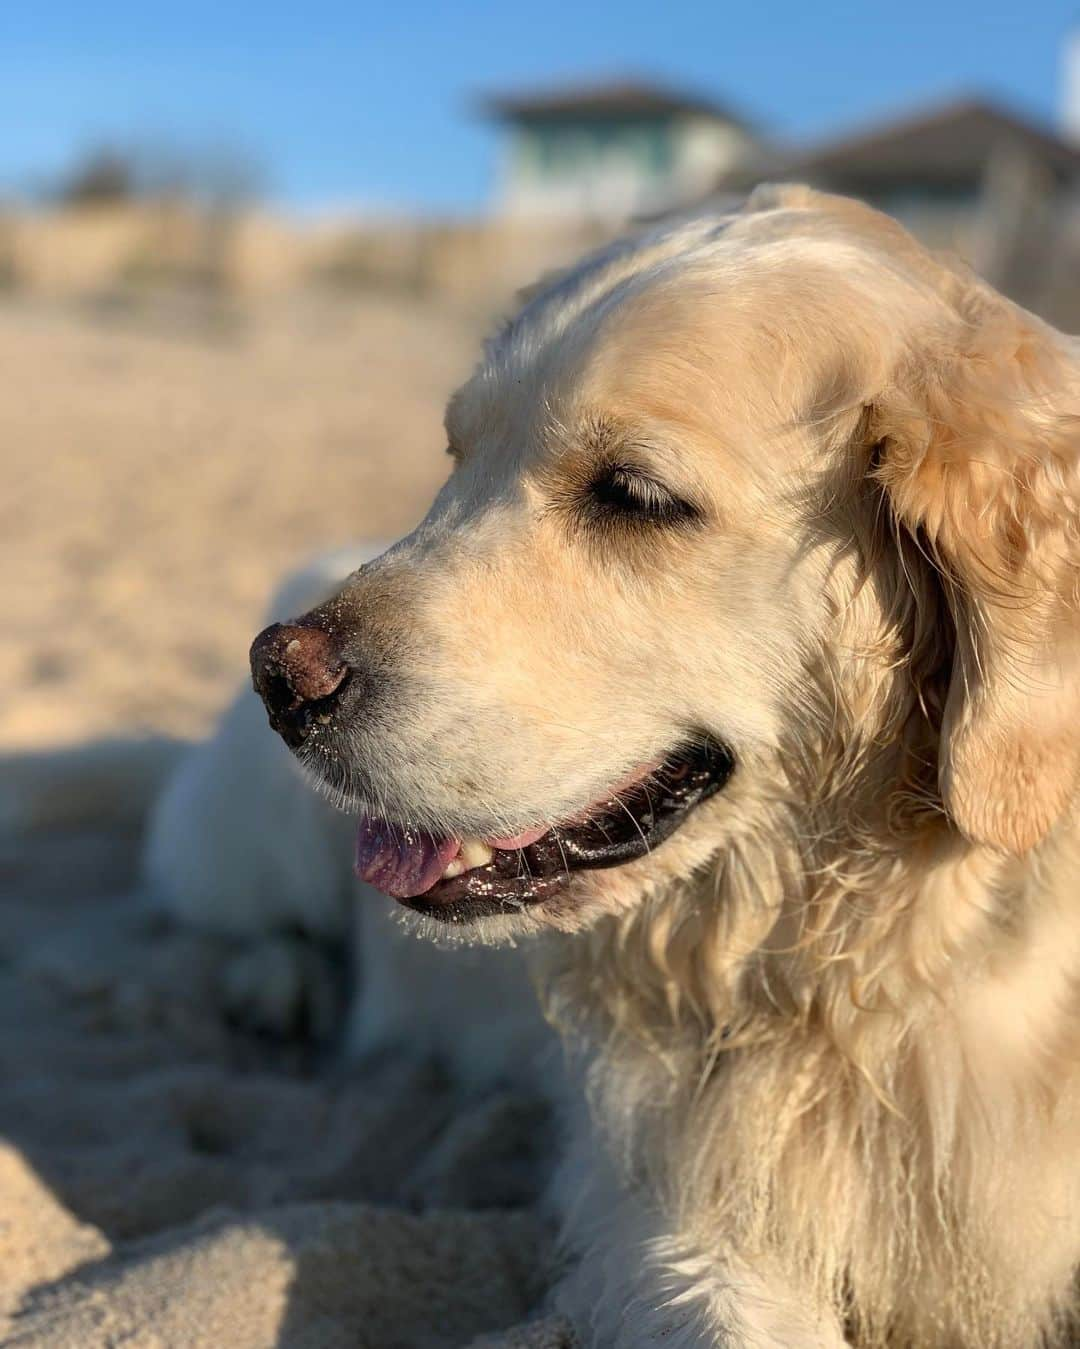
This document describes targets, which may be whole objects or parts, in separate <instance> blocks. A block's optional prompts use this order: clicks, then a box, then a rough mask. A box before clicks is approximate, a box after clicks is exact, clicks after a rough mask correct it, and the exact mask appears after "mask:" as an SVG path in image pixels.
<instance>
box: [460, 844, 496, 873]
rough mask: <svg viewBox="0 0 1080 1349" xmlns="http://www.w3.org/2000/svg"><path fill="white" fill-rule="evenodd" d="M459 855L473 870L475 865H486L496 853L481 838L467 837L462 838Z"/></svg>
mask: <svg viewBox="0 0 1080 1349" xmlns="http://www.w3.org/2000/svg"><path fill="white" fill-rule="evenodd" d="M458 856H459V857H460V858H461V860H462V861H463V862H464V863H465V866H466V867H468V868H469V869H470V870H471V869H472V868H473V867H486V866H487V864H488V863H489V862H490V861H491V859H492V858H493V857H494V856H495V853H494V851H493V850H492V849H491V848H489V847H488V845H487V844H486V843H484V842H482V841H481V840H480V839H478V838H465V839H462V840H461V852H460V853H459V854H458Z"/></svg>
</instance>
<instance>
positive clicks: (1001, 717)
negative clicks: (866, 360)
mask: <svg viewBox="0 0 1080 1349" xmlns="http://www.w3.org/2000/svg"><path fill="white" fill-rule="evenodd" d="M946 285H947V288H948V289H951V291H952V293H951V294H946V298H947V301H948V303H949V307H950V311H951V313H952V315H953V317H954V318H955V320H956V321H955V322H954V323H950V325H948V332H947V333H941V334H938V335H937V336H936V338H935V339H934V340H933V346H932V349H931V350H927V349H926V347H925V346H924V348H923V349H922V350H919V351H912V352H911V353H910V356H909V359H907V360H906V361H905V363H904V369H903V370H902V372H901V373H900V374H898V375H897V376H896V378H895V380H894V383H893V387H891V388H890V389H888V390H886V392H885V393H884V394H883V395H882V396H881V397H880V398H879V399H878V400H877V402H876V404H875V406H874V407H873V408H872V411H871V419H870V420H871V427H872V432H873V436H874V439H875V441H876V442H877V444H878V456H879V457H878V465H877V468H876V470H875V471H876V473H877V476H878V477H879V479H880V480H881V482H882V483H883V484H884V487H885V490H886V493H887V496H888V498H889V500H890V501H891V503H892V508H893V511H894V514H895V516H896V517H897V519H898V521H899V522H901V524H902V525H903V526H904V527H906V528H907V529H909V530H910V531H911V532H912V533H913V534H914V535H915V536H916V538H917V539H918V540H919V542H920V545H921V546H922V547H923V549H924V550H925V551H926V552H927V553H928V554H929V556H930V558H931V559H932V561H933V562H934V564H935V565H936V566H937V567H938V568H939V570H940V572H941V575H942V577H943V583H944V586H945V589H946V592H947V595H948V600H949V606H950V609H951V612H952V616H953V620H954V623H955V628H956V652H955V657H954V664H953V670H952V675H951V682H950V685H949V693H948V699H947V702H946V707H945V714H944V719H943V726H942V743H941V749H940V758H939V770H938V772H939V784H940V790H941V795H942V799H943V801H944V804H945V808H946V810H947V811H948V813H949V815H950V816H951V817H952V819H953V821H954V823H955V824H956V825H957V827H958V828H959V829H960V830H961V831H962V832H963V833H964V834H965V835H967V836H968V837H969V838H971V839H973V840H975V841H977V842H981V843H987V844H991V845H993V846H996V847H999V848H1003V849H1006V850H1008V851H1010V852H1013V853H1023V852H1026V851H1027V850H1028V849H1029V848H1031V847H1032V846H1034V845H1035V844H1036V843H1038V842H1039V841H1040V840H1041V839H1042V838H1043V837H1044V836H1045V834H1046V833H1047V831H1048V830H1049V829H1050V828H1051V826H1052V825H1053V824H1054V823H1055V821H1056V820H1057V819H1058V818H1059V817H1060V815H1061V814H1062V813H1063V811H1064V810H1065V808H1066V806H1067V805H1068V804H1069V802H1070V800H1071V798H1072V797H1073V796H1074V793H1075V792H1076V790H1077V785H1078V780H1080V615H1078V599H1080V355H1078V349H1077V345H1076V343H1075V341H1074V340H1073V339H1070V338H1066V337H1064V336H1063V335H1062V334H1060V333H1058V332H1056V331H1055V330H1054V329H1052V328H1049V327H1047V326H1046V325H1044V324H1042V323H1041V322H1040V321H1039V320H1038V319H1036V318H1034V317H1033V316H1032V315H1029V314H1027V313H1025V312H1024V311H1022V310H1020V309H1018V308H1017V307H1016V306H1014V305H1012V304H1010V303H1009V302H1008V301H1006V300H1004V299H1003V298H1002V297H1001V296H999V295H998V294H996V293H995V292H994V291H992V290H990V289H989V287H986V286H983V285H981V284H980V283H977V282H975V281H972V280H967V279H960V278H957V277H955V276H953V277H951V279H950V280H949V281H948V282H947V283H946Z"/></svg>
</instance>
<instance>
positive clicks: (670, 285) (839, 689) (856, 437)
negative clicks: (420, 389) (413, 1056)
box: [306, 188, 1080, 1349]
mask: <svg viewBox="0 0 1080 1349" xmlns="http://www.w3.org/2000/svg"><path fill="white" fill-rule="evenodd" d="M1078 417H1080V364H1078V354H1077V349H1076V346H1075V344H1073V343H1072V342H1071V341H1070V339H1067V338H1065V337H1063V336H1062V335H1061V334H1059V333H1056V332H1055V331H1053V330H1051V329H1049V328H1047V327H1046V326H1045V325H1043V324H1041V323H1040V322H1039V321H1038V320H1037V319H1035V318H1033V317H1032V316H1030V315H1028V314H1026V313H1024V312H1022V311H1020V310H1019V309H1017V308H1016V307H1015V306H1013V305H1011V304H1009V303H1008V302H1007V301H1005V300H1004V299H1002V298H1001V297H1000V296H998V295H996V294H995V293H993V292H992V291H990V290H989V289H988V288H987V287H985V286H984V285H982V284H981V283H980V282H978V281H977V280H976V279H974V278H972V277H970V276H968V275H966V274H965V273H964V272H963V271H962V270H961V269H959V268H954V267H951V266H946V265H944V264H942V263H941V262H939V261H937V260H936V259H934V258H932V257H931V256H929V255H928V254H927V253H925V252H924V251H923V250H922V249H921V248H920V247H919V246H918V245H916V244H915V243H914V241H912V240H911V239H910V238H909V237H908V236H907V235H906V234H904V233H903V231H902V230H900V229H899V227H897V226H896V225H895V224H893V223H892V222H890V221H889V220H887V219H886V218H885V217H883V216H880V215H878V214H876V213H875V212H872V211H870V210H868V209H866V208H863V207H860V206H858V205H856V204H854V203H851V202H847V201H844V200H841V199H836V198H828V197H821V196H818V195H816V194H814V193H811V192H809V191H807V190H805V189H798V188H796V189H778V190H772V189H768V190H765V191H762V192H759V193H758V194H755V197H754V198H753V199H752V200H751V202H750V204H749V205H748V207H747V208H746V210H745V211H744V212H742V213H739V214H737V215H734V216H729V217H717V218H703V219H699V220H694V221H689V222H686V223H683V224H681V225H678V226H674V227H668V228H665V229H662V230H660V231H657V232H656V233H654V234H651V235H647V236H644V237H641V238H638V239H635V240H632V241H629V242H628V243H626V244H624V245H622V246H620V247H618V248H616V249H613V250H610V251H609V252H607V253H606V254H604V255H601V256H599V257H597V258H594V259H591V260H589V261H587V262H586V263H584V264H583V265H582V266H581V267H580V268H579V269H577V270H576V271H574V272H572V273H570V274H569V275H568V276H566V277H565V278H563V279H561V280H560V281H558V282H557V283H555V284H554V285H553V286H552V287H549V288H546V289H544V290H542V291H541V292H540V293H539V294H538V295H537V296H536V297H535V298H533V299H531V300H530V302H529V303H528V304H527V305H526V307H525V309H524V310H523V312H522V313H521V314H520V315H519V316H518V317H517V318H516V319H515V320H514V322H513V323H511V324H510V325H508V326H507V328H506V329H505V330H504V331H503V332H502V333H501V334H500V335H499V336H498V337H497V338H496V339H495V340H494V341H493V342H492V343H491V344H490V346H489V349H488V351H487V353H486V356H485V359H484V361H483V362H482V363H481V366H480V367H479V369H478V371H477V373H476V375H475V376H474V378H473V379H472V380H471V381H470V382H469V383H468V384H467V385H466V386H465V388H464V389H463V390H462V391H460V392H459V394H457V395H456V396H455V398H454V399H453V400H452V402H451V406H450V409H449V413H448V419H447V426H448V433H449V437H450V441H451V449H452V451H453V452H454V454H455V456H456V458H457V459H458V467H457V469H456V471H455V473H454V474H453V476H452V477H451V479H450V482H449V483H448V484H447V486H446V488H445V489H444V491H443V493H442V494H441V495H440V497H439V499H438V501H437V502H436V504H435V506H434V507H433V509H432V512H431V514H430V515H429V517H428V519H427V521H426V522H425V523H424V525H422V526H421V528H420V529H419V530H418V531H417V532H416V533H415V534H414V535H412V536H410V537H409V538H408V539H406V540H403V541H402V543H401V544H399V545H397V546H396V547H395V548H394V549H392V550H391V551H390V552H389V553H388V554H386V555H385V556H384V557H383V558H381V559H380V560H378V561H377V562H375V563H373V564H372V565H370V566H368V567H365V568H363V569H362V570H361V571H359V572H358V573H357V574H356V575H355V576H354V577H352V578H351V579H350V581H349V582H348V583H347V584H346V585H345V587H344V588H343V589H342V591H341V592H340V594H339V596H338V597H337V598H336V599H335V600H334V601H332V602H331V603H330V604H329V605H328V606H324V608H323V609H322V610H321V611H320V612H321V614H322V617H323V619H324V620H327V621H329V622H332V623H333V624H334V625H335V631H345V632H348V633H351V634H353V635H354V637H355V640H356V642H357V644H358V648H359V649H360V650H362V651H365V650H366V651H367V652H369V653H375V654H376V655H377V657H378V662H379V668H380V670H385V671H389V672H390V675H389V676H388V677H387V680H386V681H385V682H384V683H383V684H382V685H381V686H380V687H381V688H382V689H383V693H382V695H381V696H382V702H381V703H380V704H379V706H378V707H377V708H374V709H373V711H372V715H371V717H370V719H365V720H364V722H363V724H359V723H358V724H357V725H356V726H354V727H352V728H351V729H350V733H349V735H350V738H349V741H348V747H347V751H337V750H336V751H335V752H334V754H333V755H331V756H328V757H326V758H325V759H324V760H322V761H320V759H319V756H318V752H317V750H318V747H316V749H315V750H312V751H310V752H307V753H306V758H307V766H308V768H309V770H310V771H311V773H312V774H313V775H315V776H316V777H317V778H318V779H319V780H320V781H321V782H322V783H323V785H324V786H325V785H327V784H329V786H330V787H331V788H332V789H333V790H334V791H335V792H336V794H337V795H338V796H339V798H340V799H341V801H342V803H343V804H352V805H359V806H364V807H367V808H369V809H374V810H377V811H379V812H381V813H383V814H385V815H387V816H389V817H390V818H393V819H399V820H405V819H407V820H411V821H413V822H414V823H417V824H419V825H421V826H425V827H428V828H430V829H433V830H442V831H446V832H454V833H457V834H458V835H459V836H460V835H464V834H467V833H468V834H479V835H481V836H484V835H485V834H486V835H487V836H491V835H494V834H502V833H506V832H512V831H513V830H515V829H520V828H524V827H526V826H528V825H532V824H536V823H540V822H557V821H558V820H560V819H565V818H567V817H568V816H570V815H572V814H574V813H575V812H576V811H578V810H580V809H581V808H582V806H583V805H585V804H586V803H587V802H589V801H590V800H594V799H596V798H597V797H600V796H602V795H603V794H604V792H605V790H606V789H608V788H609V787H610V786H611V784H612V783H616V782H619V781H620V780H624V779H625V777H626V775H627V773H628V772H630V771H631V770H633V768H634V767H635V765H640V764H643V763H648V762H649V761H650V760H652V759H654V758H655V756H657V755H658V754H663V753H664V752H665V751H666V750H667V749H669V748H670V746H671V745H672V744H674V743H677V742H678V741H679V739H680V738H683V737H685V735H686V734H687V733H690V732H694V731H705V732H707V733H709V734H711V735H713V736H716V737H719V738H721V739H723V740H724V741H725V742H727V743H728V744H729V745H730V746H731V747H732V748H733V750H734V753H735V756H736V760H737V768H736V772H735V775H734V777H733V779H732V781H731V782H730V784H729V785H728V787H727V788H726V789H725V790H724V792H723V793H721V794H720V795H719V796H718V797H717V798H715V799H714V800H712V801H710V802H709V803H707V804H706V805H704V806H701V807H699V809H698V810H697V811H695V812H694V813H693V815H692V816H691V817H690V818H689V819H688V820H687V822H686V823H685V824H684V826H683V827H682V829H681V830H680V831H679V832H678V833H677V834H676V835H675V836H674V837H672V838H671V839H670V840H669V841H668V842H666V843H665V844H664V845H663V846H662V847H661V848H659V849H658V850H657V851H656V852H655V853H654V854H652V855H651V856H648V857H645V858H643V859H641V860H640V861H637V862H633V863H630V864H627V865H625V866H623V867H620V868H617V869H614V870H609V871H596V872H589V873H582V874H579V875H577V876H575V878H574V881H573V883H572V884H571V885H570V886H569V887H568V888H567V889H566V890H565V891H564V892H563V893H562V894H561V895H560V896H559V898H558V899H557V900H552V901H550V902H548V903H546V904H543V905H540V906H537V907H534V908H532V909H529V910H527V911H524V912H523V913H521V914H520V915H512V916H509V917H501V918H498V919H488V920H482V921H481V922H480V923H479V924H478V925H477V927H476V929H475V932H474V935H476V936H478V937H480V938H490V939H493V940H494V939H498V938H500V937H505V936H507V935H515V934H524V933H529V932H535V931H540V930H548V931H550V930H552V929H554V930H556V931H558V932H562V933H564V934H567V935H566V937H565V939H560V940H557V941H556V942H555V943H554V944H551V943H549V944H548V945H547V946H546V947H545V949H544V951H543V952H542V953H541V955H540V956H539V957H538V964H540V965H541V966H542V967H543V970H542V973H543V979H544V983H545V988H546V996H547V1006H548V1009H549V1014H550V1015H551V1017H552V1019H553V1020H554V1021H555V1022H556V1023H557V1024H558V1025H559V1026H560V1027H561V1028H562V1029H563V1030H564V1032H565V1033H566V1034H567V1036H568V1037H569V1038H570V1040H571V1041H572V1042H573V1043H575V1044H576V1045H577V1046H578V1051H579V1052H578V1062H579V1064H580V1068H581V1072H582V1074H583V1078H584V1087H585V1089H586V1092H587V1095H588V1099H589V1101H590V1103H591V1106H592V1118H593V1121H594V1123H593V1126H592V1128H593V1129H594V1131H595V1132H594V1133H590V1132H589V1129H588V1127H587V1126H586V1125H585V1124H584V1123H581V1124H580V1125H579V1127H578V1129H577V1131H576V1138H577V1142H576V1144H575V1146H574V1148H573V1149H572V1150H571V1155H570V1158H569V1160H568V1162H567V1166H566V1168H565V1169H564V1172H563V1177H562V1181H561V1184H560V1187H559V1189H558V1191H557V1194H558V1196H559V1202H560V1205H561V1207H562V1208H563V1209H564V1211H565V1212H566V1214H567V1218H566V1236H567V1241H568V1244H569V1246H570V1248H571V1249H572V1250H573V1251H574V1252H575V1253H576V1255H577V1257H578V1259H579V1261H580V1263H579V1265H578V1267H577V1272H576V1273H575V1274H574V1275H572V1276H570V1277H569V1278H568V1280H567V1282H566V1284H565V1285H564V1287H563V1289H562V1291H561V1293H560V1295H559V1299H558V1300H559V1302H560V1305H561V1306H562V1308H563V1309H564V1310H566V1311H567V1312H568V1313H569V1314H570V1315H571V1316H572V1317H573V1319H574V1320H575V1322H576V1324H577V1325H578V1327H579V1332H580V1334H581V1335H582V1337H583V1338H584V1339H585V1341H586V1342H587V1343H591V1344H596V1345H602V1346H608V1345H619V1346H636V1345H643V1344H651V1343H653V1342H654V1341H656V1340H662V1342H664V1343H666V1344H669V1345H682V1346H688V1345H694V1346H704V1345H735V1344H737V1345H745V1346H764V1345H771V1346H781V1345H784V1346H790V1345H831V1344H837V1343H840V1342H842V1340H843V1339H844V1337H845V1336H846V1337H847V1338H848V1339H849V1340H850V1341H851V1342H852V1343H855V1344H857V1345H860V1346H866V1347H867V1349H869V1347H871V1346H884V1345H890V1346H942V1347H943V1349H944V1347H945V1346H948V1347H949V1349H952V1347H953V1346H968V1347H970V1349H991V1347H993V1346H999V1347H1000V1349H1006V1346H1009V1347H1012V1346H1016V1347H1017V1349H1018V1347H1019V1346H1028V1345H1036V1344H1064V1343H1066V1342H1067V1341H1068V1336H1069V1334H1070V1333H1071V1327H1073V1326H1074V1324H1075V1311H1076V1307H1075V1302H1076V1294H1075V1273H1076V1267H1077V1263H1078V1261H1080V1039H1078V1037H1080V985H1078V980H1080V912H1078V909H1077V904H1078V899H1080V896H1078V894H1077V888H1078V887H1077V881H1078V877H1080V823H1078V820H1077V809H1076V789H1077V777H1078V769H1080V668H1078V660H1080V645H1078V642H1080V620H1078V614H1077V578H1078V566H1080V471H1078V459H1080V432H1078V424H1080V423H1078ZM611 454H615V455H616V456H623V457H630V458H632V459H633V461H634V462H635V463H636V464H638V465H641V466H643V467H644V468H645V469H647V471H648V472H649V473H650V474H652V475H654V476H655V477H656V478H657V479H659V480H660V481H662V482H663V483H664V484H665V485H666V486H667V487H669V488H670V490H671V491H672V492H674V493H676V494H677V495H679V496H681V497H685V498H686V499H688V500H690V501H692V502H693V503H694V505H695V506H696V508H697V511H698V519H697V521H696V522H695V523H694V524H693V525H692V526H687V527H685V528H669V527H660V526H645V525H635V526H620V525H612V526H611V527H610V528H604V529H599V528H597V527H596V526H595V524H594V525H590V524H589V523H588V522H587V521H586V520H585V519H584V517H583V514H582V504H581V503H582V501H583V500H584V498H585V495H586V494H587V492H588V484H589V482H590V477H591V475H592V474H593V473H594V471H595V465H596V464H597V463H598V462H601V461H603V459H604V457H605V456H606V455H607V456H610V455H611ZM395 677H396V681H397V682H395ZM590 1138H593V1139H595V1140H597V1142H596V1143H595V1144H594V1143H593V1142H590V1141H589V1140H590Z"/></svg>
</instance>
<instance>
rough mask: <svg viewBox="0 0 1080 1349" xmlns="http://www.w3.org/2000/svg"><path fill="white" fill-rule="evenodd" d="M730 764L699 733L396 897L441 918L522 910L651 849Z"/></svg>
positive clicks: (728, 756)
mask: <svg viewBox="0 0 1080 1349" xmlns="http://www.w3.org/2000/svg"><path fill="white" fill-rule="evenodd" d="M734 769H735V759H734V755H733V754H732V752H731V750H730V749H729V748H728V747H727V746H726V745H724V744H722V743H720V742H719V741H718V740H716V739H714V738H711V737H697V738H695V739H694V740H693V741H689V742H684V743H682V744H680V745H679V746H678V747H677V748H676V749H675V750H673V751H672V752H671V753H670V754H668V755H667V756H666V757H665V758H664V759H663V760H661V761H660V762H659V764H658V765H653V766H650V767H649V768H647V769H645V770H643V771H642V773H641V774H640V776H637V777H635V778H634V779H632V780H627V782H628V783H629V785H627V784H625V783H624V784H623V786H621V787H620V788H618V789H616V790H615V791H613V792H612V793H610V794H609V795H608V796H607V797H605V798H602V799H601V800H600V801H599V802H597V803H596V804H594V805H593V806H591V807H589V808H588V809H587V810H586V811H583V812H579V813H578V814H577V815H576V816H575V817H574V818H573V820H571V821H568V822H567V823H565V824H560V825H557V826H556V827H555V828H553V829H548V830H546V831H543V832H542V833H541V834H540V836H539V837H537V838H533V839H532V840H531V842H530V843H529V844H527V845H524V846H522V847H520V848H514V849H502V848H496V849H495V851H494V852H493V854H492V857H491V860H490V861H489V862H488V863H487V864H486V865H483V866H478V867H473V868H471V869H469V870H466V871H464V872H462V873H460V874H456V875H451V876H449V877H447V878H443V879H439V880H436V881H435V883H434V884H433V885H430V886H428V887H427V888H425V889H424V890H422V891H418V892H416V893H413V894H411V895H399V896H397V898H398V899H399V900H400V902H401V903H403V904H405V905H406V906H407V907H409V908H411V909H414V910H416V911H417V912H419V913H422V914H425V915H428V916H430V917H432V918H436V919H438V920H439V921H441V922H445V923H465V922H470V921H472V920H474V919H476V918H481V917H488V916H491V915H494V914H500V913H503V914H513V913H521V912H522V911H524V910H527V909H529V908H531V907H533V906H535V905H538V904H540V903H542V902H543V901H545V900H548V899H551V898H553V897H555V896H556V895H557V894H558V893H559V892H560V891H561V890H563V889H564V888H565V887H566V886H567V885H568V884H569V883H570V881H571V880H572V878H573V876H574V874H575V873H576V872H578V871H584V870H597V869H601V868H607V867H614V866H619V865H622V864H624V863H628V862H631V861H635V860H637V859H638V858H640V857H643V856H645V855H646V854H647V853H649V852H651V851H652V850H653V849H654V848H656V847H658V846H659V845H660V844H661V843H663V842H664V841H665V840H666V839H667V838H668V837H669V836H670V835H671V834H673V833H674V832H675V831H676V830H677V829H678V828H679V827H680V826H681V824H682V823H683V821H684V820H685V819H686V817H687V816H688V815H689V814H690V813H691V812H692V811H693V810H694V809H695V808H696V807H697V806H698V805H700V804H701V803H702V802H703V801H706V800H708V799H709V798H710V797H711V796H713V795H715V794H716V793H717V792H719V791H720V790H721V789H722V788H723V787H724V786H725V785H726V783H727V781H728V779H729V778H730V777H731V775H732V773H733V772H734ZM528 832H529V833H532V832H533V831H531V830H530V831H528ZM524 836H525V835H524V834H523V835H522V837H524Z"/></svg>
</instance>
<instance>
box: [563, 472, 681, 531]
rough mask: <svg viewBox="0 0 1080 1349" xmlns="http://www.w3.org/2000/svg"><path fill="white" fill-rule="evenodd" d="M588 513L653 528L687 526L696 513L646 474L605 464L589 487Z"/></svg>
mask: <svg viewBox="0 0 1080 1349" xmlns="http://www.w3.org/2000/svg"><path fill="white" fill-rule="evenodd" d="M589 505H590V508H591V511H592V513H594V514H601V515H605V516H612V515H618V516H625V517H628V518H630V519H634V520H640V521H645V522H648V523H650V524H657V525H675V524H687V523H689V522H691V521H693V520H697V519H698V518H699V515H700V512H699V511H698V509H697V507H696V506H694V505H693V504H692V503H691V502H689V501H684V500H683V499H682V498H681V497H678V496H676V495H675V493H674V492H671V491H669V490H668V488H666V487H665V486H664V484H663V483H661V482H657V480H656V479H655V478H653V477H650V475H649V474H648V473H644V472H643V471H642V470H641V469H638V468H633V467H631V466H629V465H626V464H609V465H608V466H607V467H606V468H604V469H603V470H602V471H601V472H600V473H599V474H597V476H596V477H595V478H594V479H593V480H592V482H591V483H590V484H589Z"/></svg>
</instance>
